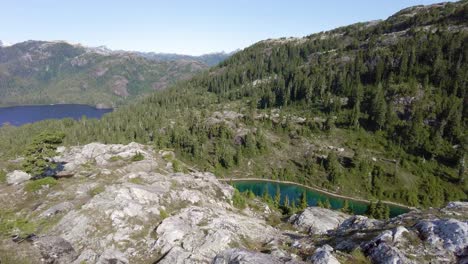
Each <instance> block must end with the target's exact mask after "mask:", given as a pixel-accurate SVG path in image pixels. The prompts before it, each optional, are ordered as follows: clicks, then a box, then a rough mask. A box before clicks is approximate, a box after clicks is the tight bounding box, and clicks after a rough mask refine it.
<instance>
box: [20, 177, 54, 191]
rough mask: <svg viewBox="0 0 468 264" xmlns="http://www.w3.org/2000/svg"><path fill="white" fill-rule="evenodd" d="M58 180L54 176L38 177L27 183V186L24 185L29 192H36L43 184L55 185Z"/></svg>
mask: <svg viewBox="0 0 468 264" xmlns="http://www.w3.org/2000/svg"><path fill="white" fill-rule="evenodd" d="M57 183H58V182H57V180H56V179H54V178H52V177H45V178H42V179H38V180H34V181H30V182H28V183H27V184H26V186H25V187H24V189H25V190H26V191H27V192H35V191H37V190H40V189H41V188H42V187H43V186H46V185H48V186H49V187H53V186H55V185H57Z"/></svg>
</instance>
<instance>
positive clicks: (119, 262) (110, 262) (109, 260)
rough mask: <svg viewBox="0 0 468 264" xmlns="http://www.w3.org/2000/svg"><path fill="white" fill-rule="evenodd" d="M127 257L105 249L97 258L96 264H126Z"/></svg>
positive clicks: (118, 252)
mask: <svg viewBox="0 0 468 264" xmlns="http://www.w3.org/2000/svg"><path fill="white" fill-rule="evenodd" d="M128 263H129V262H128V259H127V257H126V256H125V255H124V254H123V253H122V252H120V251H118V250H115V249H106V250H105V251H104V252H103V253H102V255H101V256H100V257H99V259H98V261H97V264H128Z"/></svg>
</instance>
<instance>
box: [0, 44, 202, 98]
mask: <svg viewBox="0 0 468 264" xmlns="http://www.w3.org/2000/svg"><path fill="white" fill-rule="evenodd" d="M206 68H208V65H207V64H205V63H203V62H200V61H197V60H194V59H192V60H190V59H182V58H175V59H174V60H170V61H162V60H160V61H155V60H150V59H146V58H144V57H143V56H141V55H138V54H136V53H131V52H124V51H120V52H113V51H110V50H108V49H105V48H87V47H83V46H80V45H71V44H69V43H66V42H45V41H26V42H22V43H17V44H15V45H12V46H6V47H2V46H0V106H5V105H28V104H51V103H82V104H90V105H98V106H101V107H115V106H118V105H121V104H124V103H126V102H128V101H129V100H132V99H135V98H137V97H140V96H142V95H144V94H146V93H149V92H152V91H154V90H160V89H164V88H166V87H167V86H169V85H172V84H174V83H175V82H176V81H178V80H182V79H189V78H190V77H192V76H193V75H194V74H195V73H197V72H200V71H202V70H204V69H206Z"/></svg>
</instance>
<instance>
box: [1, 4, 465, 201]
mask: <svg viewBox="0 0 468 264" xmlns="http://www.w3.org/2000/svg"><path fill="white" fill-rule="evenodd" d="M467 9H468V2H467V1H461V2H456V3H443V4H437V5H432V6H419V7H413V8H409V9H405V10H403V11H401V12H399V13H397V14H395V15H394V16H391V17H390V18H388V19H387V20H385V21H375V22H370V23H360V24H355V25H351V26H348V27H343V28H338V29H336V30H332V31H329V32H322V33H318V34H313V35H310V36H307V37H304V38H293V39H276V40H265V41H262V42H260V43H257V44H255V45H253V46H251V47H249V48H247V49H245V50H243V51H241V52H238V53H236V54H235V55H233V56H232V57H230V58H229V59H227V60H226V61H224V62H223V63H221V64H220V65H219V66H217V67H214V68H212V69H210V71H208V72H205V73H203V74H199V75H197V76H196V77H194V78H192V79H191V80H189V81H187V82H184V83H180V84H178V85H176V86H173V87H172V88H170V89H167V90H165V91H161V92H158V93H156V94H154V95H152V96H149V97H148V98H145V99H144V100H141V101H139V102H138V103H135V104H132V105H129V106H127V107H125V108H122V109H121V110H120V111H116V112H114V113H112V114H110V115H109V116H107V117H105V118H103V119H102V120H100V121H91V120H82V121H79V122H73V121H70V120H66V121H46V122H42V123H38V124H34V125H28V126H25V127H21V128H12V127H4V128H2V129H1V133H0V144H1V146H2V148H0V151H1V152H2V154H3V156H14V155H17V154H18V153H20V152H21V148H18V146H24V145H27V143H28V142H29V141H30V140H31V136H32V135H33V134H35V133H39V132H41V131H43V130H48V129H49V130H62V131H64V132H65V133H66V134H67V137H66V139H65V140H66V144H69V145H78V144H83V143H87V142H93V141H101V142H103V143H128V142H132V141H138V142H141V143H145V144H146V143H150V144H152V145H154V146H156V147H157V148H171V149H175V151H176V152H177V153H178V154H179V156H180V157H181V158H182V159H184V161H185V162H187V163H189V164H191V165H192V166H193V167H195V168H197V169H199V170H206V171H211V172H214V173H215V174H216V175H217V176H219V177H234V178H241V177H251V178H271V179H275V180H287V181H295V182H298V183H301V184H305V185H310V186H316V187H320V188H325V189H328V190H330V191H333V192H337V193H341V194H347V195H353V196H358V197H363V198H367V199H374V200H379V199H382V200H391V201H395V202H399V203H404V204H408V205H411V206H418V207H430V206H442V205H443V204H444V203H446V202H447V201H453V200H464V199H467V184H466V183H467V181H466V175H467V172H466V170H465V165H464V164H466V152H467V151H466V149H467V142H466V131H467V117H468V114H467V112H466V111H467V107H466V106H467V104H466V102H467V93H466V84H467V73H468V63H467V62H468V61H467V58H468V56H467V54H468V46H467V43H468V30H467V27H468V25H467V23H468V18H467V16H466V14H467V13H468V12H467Z"/></svg>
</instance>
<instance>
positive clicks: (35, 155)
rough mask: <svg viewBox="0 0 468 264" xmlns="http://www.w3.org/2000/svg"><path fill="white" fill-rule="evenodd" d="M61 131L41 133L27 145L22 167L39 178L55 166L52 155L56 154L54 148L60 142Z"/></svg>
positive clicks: (62, 135) (61, 139)
mask: <svg viewBox="0 0 468 264" xmlns="http://www.w3.org/2000/svg"><path fill="white" fill-rule="evenodd" d="M64 137H65V135H64V134H63V133H47V132H44V133H41V134H40V135H38V136H37V137H35V138H34V139H33V140H32V142H31V143H30V144H29V145H28V146H27V148H26V151H25V160H24V162H23V169H24V171H25V172H27V173H29V174H31V175H32V176H33V177H34V178H41V177H43V176H45V174H46V173H47V172H48V171H50V170H54V169H55V168H56V166H57V165H56V164H55V163H54V161H53V160H52V157H54V156H56V155H57V152H56V149H57V146H58V145H59V144H61V143H62V141H63V139H64Z"/></svg>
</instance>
